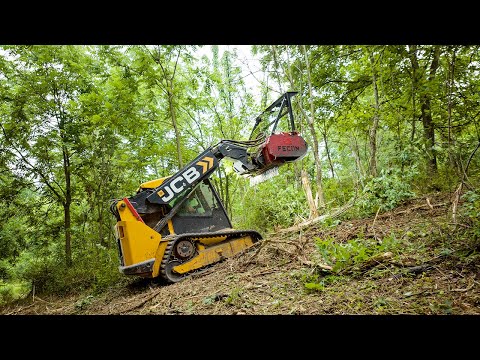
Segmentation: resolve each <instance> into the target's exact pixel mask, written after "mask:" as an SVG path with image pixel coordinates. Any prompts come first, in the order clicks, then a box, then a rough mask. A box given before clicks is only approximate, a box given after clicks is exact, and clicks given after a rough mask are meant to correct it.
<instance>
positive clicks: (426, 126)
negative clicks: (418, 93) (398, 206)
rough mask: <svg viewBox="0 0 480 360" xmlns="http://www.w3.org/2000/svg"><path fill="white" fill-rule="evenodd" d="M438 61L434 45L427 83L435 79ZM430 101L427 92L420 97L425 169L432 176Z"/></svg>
mask: <svg viewBox="0 0 480 360" xmlns="http://www.w3.org/2000/svg"><path fill="white" fill-rule="evenodd" d="M439 59H440V46H438V45H435V47H434V52H433V60H432V63H431V65H430V73H429V75H428V82H429V83H432V82H433V80H434V79H435V74H436V72H437V69H438V66H439ZM430 99H431V96H430V94H429V93H428V92H425V93H424V94H423V95H422V106H421V112H422V123H423V131H424V140H425V148H426V154H427V168H428V171H429V174H428V175H433V174H436V173H437V171H438V168H437V155H436V151H435V148H434V146H435V128H434V125H433V119H432V110H431V102H430Z"/></svg>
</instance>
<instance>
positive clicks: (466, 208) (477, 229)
mask: <svg viewBox="0 0 480 360" xmlns="http://www.w3.org/2000/svg"><path fill="white" fill-rule="evenodd" d="M462 200H463V201H464V202H463V204H462V205H461V212H462V215H463V216H464V217H465V218H466V220H467V221H468V222H469V223H470V225H471V226H472V231H473V234H474V235H475V237H476V238H477V239H480V191H478V190H469V191H466V192H465V194H463V195H462Z"/></svg>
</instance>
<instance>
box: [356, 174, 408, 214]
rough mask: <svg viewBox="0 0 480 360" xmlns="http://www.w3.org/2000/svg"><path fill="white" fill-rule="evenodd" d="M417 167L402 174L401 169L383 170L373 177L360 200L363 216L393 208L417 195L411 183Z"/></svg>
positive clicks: (366, 185)
mask: <svg viewBox="0 0 480 360" xmlns="http://www.w3.org/2000/svg"><path fill="white" fill-rule="evenodd" d="M415 174H416V171H415V169H414V168H413V169H410V171H409V172H408V173H407V174H401V173H400V171H399V170H397V169H395V170H389V171H385V170H383V169H382V170H381V172H380V176H378V177H375V178H373V179H371V180H370V181H369V182H367V183H366V184H365V187H364V188H363V194H362V196H361V197H360V199H359V201H358V207H359V209H360V211H361V214H362V215H363V216H368V215H372V214H375V212H376V211H377V210H378V209H379V208H380V211H386V210H391V209H393V208H394V207H396V206H398V205H399V204H400V203H401V202H402V201H403V200H406V199H409V198H411V197H414V196H415V193H414V192H413V190H412V188H411V185H410V183H409V182H408V180H409V179H411V177H412V176H414V175H415Z"/></svg>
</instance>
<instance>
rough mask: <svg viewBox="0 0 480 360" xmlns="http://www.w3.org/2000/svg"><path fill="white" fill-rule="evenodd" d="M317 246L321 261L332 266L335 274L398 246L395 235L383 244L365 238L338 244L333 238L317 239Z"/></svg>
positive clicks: (361, 237)
mask: <svg viewBox="0 0 480 360" xmlns="http://www.w3.org/2000/svg"><path fill="white" fill-rule="evenodd" d="M315 245H316V248H317V251H318V252H319V254H320V257H321V260H322V261H323V262H324V263H326V264H328V265H330V266H332V271H333V272H339V271H341V270H344V269H346V268H349V267H356V266H359V265H361V264H362V263H364V262H365V261H367V260H369V259H370V258H371V257H372V256H375V255H378V254H381V253H384V252H386V251H391V250H392V249H394V248H395V247H396V246H397V245H398V241H397V239H396V237H395V235H393V234H392V235H391V236H388V237H385V238H384V239H383V240H382V242H381V244H379V243H378V242H377V241H376V240H374V239H371V238H367V239H365V238H363V236H360V237H357V238H355V239H351V240H349V241H347V242H345V243H338V242H336V241H335V239H334V238H333V237H327V238H325V239H320V238H318V237H317V238H315Z"/></svg>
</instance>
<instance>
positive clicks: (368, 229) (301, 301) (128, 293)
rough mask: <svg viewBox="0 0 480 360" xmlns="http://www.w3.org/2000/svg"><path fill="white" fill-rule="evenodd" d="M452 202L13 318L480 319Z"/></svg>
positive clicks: (310, 231)
mask: <svg viewBox="0 0 480 360" xmlns="http://www.w3.org/2000/svg"><path fill="white" fill-rule="evenodd" d="M449 206H450V202H449V199H448V196H446V195H437V196H432V197H430V198H429V201H428V202H427V201H426V198H425V197H423V198H418V199H414V200H410V201H408V202H406V203H404V204H403V205H402V206H400V207H398V208H396V209H393V210H391V211H389V212H386V213H380V214H377V216H376V217H372V218H369V219H358V220H350V221H344V222H341V223H339V224H335V223H333V224H332V226H330V227H328V228H326V227H325V226H323V227H322V226H321V225H320V224H317V225H314V226H311V227H309V228H305V229H303V230H302V231H301V232H290V233H280V232H277V233H276V234H272V235H270V236H268V237H266V239H265V240H264V241H263V242H261V243H260V244H258V245H257V246H256V247H254V248H252V249H250V250H249V251H248V252H246V253H244V254H241V255H238V256H237V257H235V258H232V259H227V260H226V261H224V262H222V263H220V264H217V265H216V266H214V267H213V268H211V269H210V270H209V271H208V272H206V273H204V274H202V275H198V276H197V277H192V278H190V279H187V280H184V281H182V282H180V283H177V284H173V285H168V286H163V285H161V284H159V283H158V282H156V281H152V280H145V279H132V278H128V279H127V280H126V281H125V283H124V284H118V286H116V287H115V288H111V289H109V290H108V291H107V292H105V293H102V294H97V295H93V294H88V293H87V294H81V295H72V296H68V297H64V298H59V297H41V298H39V297H38V296H37V297H36V298H35V301H34V302H32V300H33V299H32V298H29V299H25V300H23V301H22V302H18V303H16V304H13V305H11V306H8V307H6V308H4V309H3V310H2V313H3V314H230V315H233V314H237V315H244V314H255V315H261V314H480V306H479V305H480V292H479V282H480V255H479V250H480V246H479V245H480V242H479V241H478V240H477V239H475V238H474V237H473V236H470V233H469V231H470V228H469V226H468V225H465V224H462V225H453V224H451V218H450V215H449Z"/></svg>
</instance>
